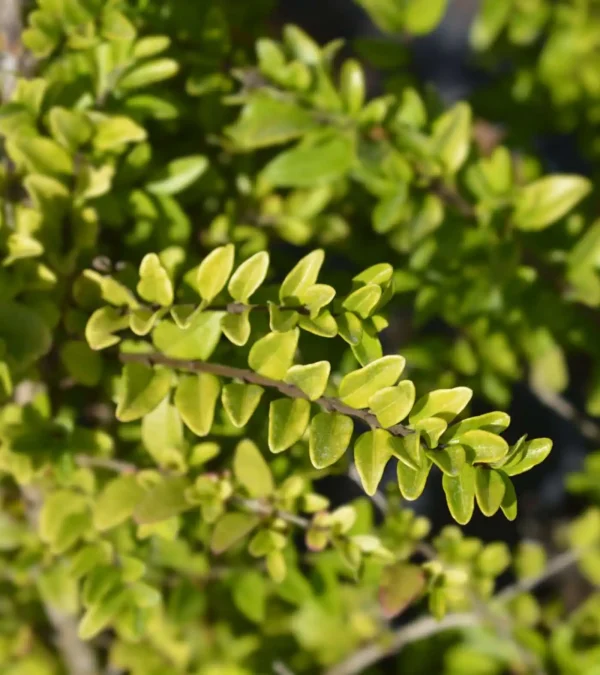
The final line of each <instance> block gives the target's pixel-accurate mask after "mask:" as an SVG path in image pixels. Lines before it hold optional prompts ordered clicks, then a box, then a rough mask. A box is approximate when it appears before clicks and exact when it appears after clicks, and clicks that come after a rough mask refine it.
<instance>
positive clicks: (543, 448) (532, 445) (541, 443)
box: [502, 438, 552, 476]
mask: <svg viewBox="0 0 600 675" xmlns="http://www.w3.org/2000/svg"><path fill="white" fill-rule="evenodd" d="M551 450H552V441H551V440H550V439H549V438H536V439H535V440H533V441H529V442H528V443H523V444H522V445H521V446H520V448H519V449H518V450H517V452H516V453H515V454H514V455H513V456H512V457H511V458H510V460H509V461H508V462H507V463H506V464H505V465H504V466H502V471H504V472H505V473H506V474H507V475H509V476H517V475H518V474H520V473H524V472H525V471H529V469H533V467H534V466H537V465H538V464H540V463H541V462H543V461H544V460H545V459H546V457H548V455H549V454H550V452H551Z"/></svg>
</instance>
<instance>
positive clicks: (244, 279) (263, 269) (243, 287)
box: [227, 251, 269, 302]
mask: <svg viewBox="0 0 600 675" xmlns="http://www.w3.org/2000/svg"><path fill="white" fill-rule="evenodd" d="M268 269H269V254H268V253H267V252H266V251H259V252H258V253H255V254H254V255H253V256H252V257H250V258H248V260H246V261H245V262H243V263H242V264H241V265H240V266H239V267H238V268H237V270H236V271H235V272H234V273H233V274H232V276H231V279H230V280H229V285H228V286H227V290H228V291H229V295H231V297H232V298H233V299H234V300H237V302H248V299H249V298H250V297H251V296H252V294H253V293H254V292H255V291H256V290H257V289H258V288H259V287H260V285H261V284H262V283H263V281H264V280H265V278H266V276H267V271H268Z"/></svg>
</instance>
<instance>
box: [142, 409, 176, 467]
mask: <svg viewBox="0 0 600 675" xmlns="http://www.w3.org/2000/svg"><path fill="white" fill-rule="evenodd" d="M142 442H143V443H144V447H145V448H146V450H147V451H148V453H149V454H150V455H151V456H152V457H153V458H154V460H155V462H156V463H157V464H158V465H159V466H164V467H167V468H173V466H174V467H175V468H180V467H181V465H182V463H183V425H182V423H181V417H180V415H179V412H178V411H177V409H176V408H175V406H173V405H171V404H170V403H169V399H168V397H167V398H164V399H163V400H162V401H161V402H160V403H159V405H158V406H157V407H156V408H155V409H154V410H153V411H152V412H150V413H148V414H147V415H144V419H143V420H142Z"/></svg>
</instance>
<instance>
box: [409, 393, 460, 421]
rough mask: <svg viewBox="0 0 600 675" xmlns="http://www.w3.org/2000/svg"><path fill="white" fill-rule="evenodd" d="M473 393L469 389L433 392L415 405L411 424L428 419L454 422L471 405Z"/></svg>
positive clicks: (422, 397)
mask: <svg viewBox="0 0 600 675" xmlns="http://www.w3.org/2000/svg"><path fill="white" fill-rule="evenodd" d="M472 396H473V392H472V390H471V389H469V388H468V387H454V389H438V390H436V391H431V392H429V393H428V394H425V396H421V398H420V399H419V400H418V401H417V402H416V403H415V405H414V407H413V409H412V413H411V415H410V422H411V424H415V423H416V422H419V421H420V420H423V419H425V418H428V417H439V418H440V419H442V420H444V422H446V423H447V422H450V421H451V420H453V419H454V418H455V417H456V416H457V415H458V414H459V413H460V412H462V410H464V408H465V407H466V405H467V404H468V403H469V401H470V400H471V397H472Z"/></svg>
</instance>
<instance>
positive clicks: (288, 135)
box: [226, 92, 318, 151]
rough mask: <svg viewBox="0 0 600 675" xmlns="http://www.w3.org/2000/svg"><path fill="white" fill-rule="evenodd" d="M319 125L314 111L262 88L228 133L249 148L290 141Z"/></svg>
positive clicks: (240, 147)
mask: <svg viewBox="0 0 600 675" xmlns="http://www.w3.org/2000/svg"><path fill="white" fill-rule="evenodd" d="M317 126H318V123H317V121H316V119H315V118H314V116H313V115H312V113H311V111H309V110H306V109H304V108H302V107H301V106H299V105H297V104H296V103H294V102H292V101H290V100H287V99H283V98H275V97H271V96H269V95H268V94H266V93H263V92H258V93H257V94H255V95H254V96H252V98H251V99H250V101H249V103H247V104H246V105H245V106H244V108H243V110H242V114H241V115H240V117H239V119H238V120H237V122H236V123H235V124H234V125H233V126H230V127H229V128H228V129H227V130H226V133H227V135H228V136H229V138H231V140H232V141H233V142H234V144H235V145H236V146H237V147H238V148H239V149H241V150H246V151H248V150H255V149H256V148H265V147H268V146H270V145H277V144H280V143H287V142H288V141H291V140H294V139H295V138H299V137H300V136H303V135H304V134H305V133H306V132H308V131H311V130H313V129H315V128H316V127H317Z"/></svg>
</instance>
